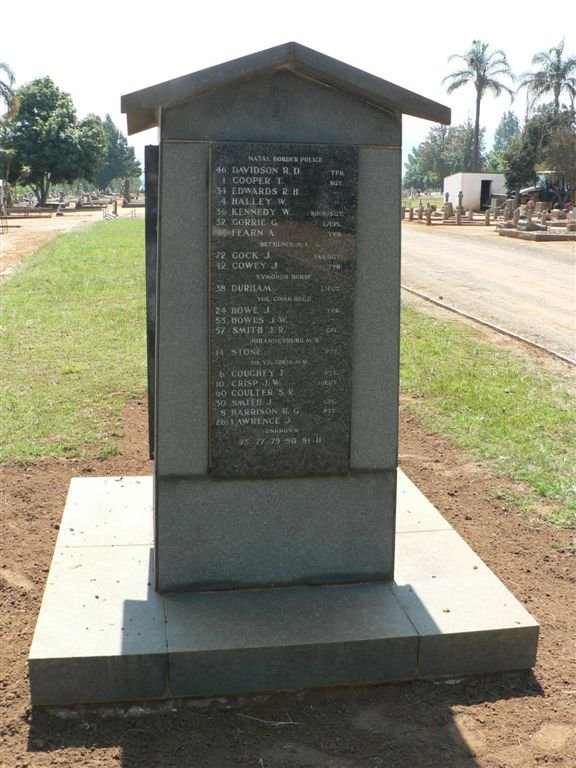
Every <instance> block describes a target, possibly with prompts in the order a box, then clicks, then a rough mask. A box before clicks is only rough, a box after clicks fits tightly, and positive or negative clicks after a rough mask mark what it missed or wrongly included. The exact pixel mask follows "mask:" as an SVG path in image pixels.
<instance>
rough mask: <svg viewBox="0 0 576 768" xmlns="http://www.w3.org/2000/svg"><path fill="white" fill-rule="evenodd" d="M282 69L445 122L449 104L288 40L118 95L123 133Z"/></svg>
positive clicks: (386, 106) (151, 125)
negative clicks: (187, 103)
mask: <svg viewBox="0 0 576 768" xmlns="http://www.w3.org/2000/svg"><path fill="white" fill-rule="evenodd" d="M282 69H285V70H291V71H292V72H294V73H296V74H298V75H300V76H302V77H306V78H312V79H314V80H316V81H318V82H321V83H323V84H325V85H327V86H331V87H333V88H339V89H340V90H343V91H346V92H348V93H350V94H352V95H355V96H357V97H358V98H359V99H362V100H365V101H369V102H371V103H372V104H375V105H376V106H378V107H381V108H383V109H386V110H388V111H390V112H396V113H401V114H406V115H412V116H413V117H420V118H423V119H424V120H431V121H433V122H437V123H443V124H444V125H449V124H450V109H449V108H448V107H445V106H444V105H442V104H439V103H437V102H435V101H432V100H431V99H427V98H426V97H424V96H420V95H419V94H417V93H414V92H413V91H408V90H406V89H405V88H401V87H400V86H398V85H394V84H393V83H389V82H388V81H387V80H383V79H382V78H380V77H377V76H376V75H371V74H370V73H368V72H364V71H363V70H361V69H357V68H356V67H353V66H351V65H349V64H345V63H344V62H342V61H339V60H338V59H334V58H332V57H330V56H326V55H325V54H323V53H319V52H318V51H315V50H313V49H312V48H307V47H306V46H304V45H300V44H299V43H294V42H292V43H284V44H283V45H278V46H275V47H274V48H269V49H267V50H264V51H259V52H258V53H252V54H249V55H248V56H242V57H241V58H239V59H233V60H232V61H227V62H225V63H223V64H217V65H216V66H213V67H208V68H207V69H201V70H199V71H198V72H192V73H191V74H189V75H184V76H182V77H177V78H175V79H173V80H168V81H166V82H164V83H159V84H158V85H152V86H149V87H148V88H143V89H142V90H140V91H134V92H133V93H129V94H127V95H125V96H123V97H122V112H124V113H126V114H127V118H128V133H129V134H133V133H139V132H140V131H145V130H147V129H148V128H154V127H155V126H157V125H158V123H159V116H160V109H161V108H164V107H168V106H171V105H174V104H177V103H180V102H185V101H189V100H191V99H193V98H194V97H196V96H198V95H200V94H202V93H206V92H208V91H211V90H214V89H216V88H220V87H222V86H224V85H228V84H233V83H236V82H240V81H242V80H246V79H249V78H251V77H254V76H255V75H259V74H263V73H266V72H274V71H277V70H282Z"/></svg>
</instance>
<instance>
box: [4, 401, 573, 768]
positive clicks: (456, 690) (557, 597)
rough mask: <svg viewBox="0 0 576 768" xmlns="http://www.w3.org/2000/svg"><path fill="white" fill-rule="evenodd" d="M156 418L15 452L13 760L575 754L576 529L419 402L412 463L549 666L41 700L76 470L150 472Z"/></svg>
mask: <svg viewBox="0 0 576 768" xmlns="http://www.w3.org/2000/svg"><path fill="white" fill-rule="evenodd" d="M146 423H147V416H146V403H145V402H142V401H135V402H131V403H129V404H128V406H127V408H126V409H125V413H124V437H123V440H122V443H121V447H120V452H119V454H118V455H117V456H114V457H110V458H108V459H106V460H98V459H96V458H85V459H68V460H59V461H38V462H34V463H30V464H27V465H24V466H18V465H11V464H4V465H0V485H1V488H2V495H1V502H2V512H1V515H0V525H1V529H0V603H1V605H2V618H1V621H0V635H1V638H0V640H1V642H0V765H2V768H49V767H53V766H61V767H62V768H69V767H71V766H82V768H116V767H118V766H121V767H122V768H230V767H232V766H244V767H245V766H250V767H253V768H384V767H385V766H394V768H541V766H545V765H546V766H554V767H555V768H575V766H576V758H575V757H574V756H575V755H576V648H575V643H574V637H575V620H574V595H575V588H576V555H575V548H574V532H573V531H558V530H555V529H552V528H550V527H548V526H546V525H545V524H543V523H542V522H541V521H540V520H539V519H524V518H522V517H520V516H519V515H518V513H517V512H516V511H515V510H514V509H511V508H509V507H507V506H506V505H505V503H504V502H503V501H502V494H501V490H502V486H503V485H504V481H503V480H501V479H499V478H497V477H495V476H494V475H492V474H491V473H490V472H489V471H487V470H486V469H485V468H484V467H483V466H482V465H480V464H477V463H475V462H472V461H470V460H469V459H467V458H466V457H465V456H464V455H463V454H462V453H461V452H460V451H458V450H455V449H454V448H453V447H452V446H451V445H450V444H449V443H448V442H447V441H446V440H444V439H442V438H440V437H439V436H437V435H434V434H431V433H429V432H427V431H426V430H423V429H422V428H421V427H420V426H419V424H418V423H417V422H416V421H415V420H414V419H413V417H412V416H411V415H410V413H409V411H408V410H407V407H406V403H404V404H403V405H402V407H401V410H400V463H401V466H402V468H403V469H404V471H405V472H406V473H407V474H408V475H409V477H411V479H412V480H414V482H416V484H417V485H418V486H419V488H420V489H421V490H422V491H423V492H424V493H425V495H427V496H428V498H429V499H430V500H431V501H432V502H433V503H434V504H435V505H436V506H437V507H438V509H439V510H440V511H441V512H442V513H443V514H444V515H445V516H446V518H447V519H448V520H449V521H450V523H451V524H452V525H454V527H455V528H456V529H457V530H458V531H459V533H460V534H461V535H462V536H463V537H464V538H465V539H466V540H467V541H468V543H469V544H470V545H471V546H472V547H473V548H474V549H475V550H476V552H477V553H478V554H479V556H480V557H482V559H483V560H484V561H485V562H486V563H487V564H488V565H489V566H490V568H491V569H492V570H493V571H494V572H495V573H496V574H497V575H498V576H499V577H500V578H501V579H502V581H503V582H504V583H505V584H506V586H507V587H508V588H509V589H510V590H511V591H512V592H513V593H514V594H515V596H516V597H517V598H518V599H519V600H521V601H522V602H523V603H524V604H525V605H526V607H527V608H528V610H529V611H530V612H531V613H532V614H533V615H534V616H535V617H536V618H537V619H538V620H539V621H540V623H541V639H540V646H539V655H538V664H537V666H536V668H535V669H534V671H533V672H524V673H513V674H501V675H492V676H485V677H478V678H470V679H466V680H459V681H454V680H453V681H448V682H445V683H442V684H435V683H431V682H426V683H425V682H418V683H406V684H401V685H388V686H373V687H367V686H363V687H357V688H347V689H332V690H327V691H305V692H292V693H277V694H273V695H270V696H253V697H245V698H243V697H228V698H226V697H223V698H219V699H217V700H210V701H183V702H171V703H169V705H168V706H164V707H163V708H158V710H157V711H152V712H150V711H149V710H150V709H152V710H153V709H154V708H150V707H146V708H134V709H132V710H130V711H128V712H126V711H119V710H110V711H108V712H107V713H106V712H104V713H102V712H101V711H100V712H98V713H95V712H92V711H89V710H82V711H77V712H76V714H75V717H73V718H70V717H66V718H65V717H62V716H59V715H58V713H48V712H44V711H34V712H32V711H31V709H30V705H29V695H28V684H27V679H26V658H27V654H28V651H29V648H30V643H31V639H32V633H33V631H34V626H35V622H36V616H37V613H38V609H39V605H40V601H41V598H42V592H43V589H44V583H45V579H46V575H47V572H48V568H49V565H50V561H51V558H52V553H53V547H54V542H55V538H56V534H57V530H58V526H59V524H60V519H61V515H62V510H63V505H64V499H65V496H66V493H67V489H68V484H69V481H70V478H71V477H73V476H86V475H89V476H95V475H99V476H101V475H119V474H124V475H138V474H149V473H150V472H151V466H150V462H149V461H148V459H147V453H146V451H147V435H146ZM519 490H520V491H521V489H519Z"/></svg>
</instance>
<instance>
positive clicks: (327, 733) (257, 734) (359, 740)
mask: <svg viewBox="0 0 576 768" xmlns="http://www.w3.org/2000/svg"><path fill="white" fill-rule="evenodd" d="M541 695H542V691H541V689H540V686H539V684H538V682H537V681H536V679H535V677H534V675H533V673H532V672H522V673H509V674H505V675H493V676H485V677H479V678H472V679H467V680H464V681H453V680H450V681H443V682H436V683H434V682H415V683H404V684H398V685H386V686H373V687H359V688H338V689H330V690H325V691H302V692H294V693H276V694H272V695H270V696H250V697H226V698H219V699H209V700H182V701H178V702H175V703H172V704H171V705H166V704H162V705H156V706H140V707H132V708H130V709H119V708H115V709H106V708H103V707H99V708H96V709H90V708H82V709H75V710H67V711H65V710H40V709H38V710H34V711H33V712H32V715H31V728H30V735H29V742H28V748H29V751H30V752H33V753H34V752H35V753H37V754H38V753H39V752H42V753H48V754H49V753H50V752H52V751H55V750H65V749H66V748H79V747H80V748H82V747H83V748H86V749H87V750H90V752H92V753H93V752H94V751H95V750H107V753H106V755H107V757H109V758H110V763H109V764H110V765H112V764H116V765H119V766H122V768H143V767H144V766H146V768H152V766H162V768H185V767H186V768H190V767H192V766H193V767H194V768H197V767H201V768H228V766H256V767H257V768H305V767H306V766H309V767H310V768H365V767H366V768H370V767H371V766H389V765H391V766H394V768H418V767H419V766H426V768H447V766H449V767H450V768H477V767H478V766H479V765H480V763H479V762H478V761H477V759H476V757H475V753H476V751H477V750H478V749H481V750H482V739H483V736H482V728H483V725H484V721H483V720H482V719H481V718H480V717H479V716H476V715H474V714H473V713H472V715H471V716H470V717H467V715H466V708H467V707H474V706H475V705H479V704H485V703H490V702H497V701H502V700H503V699H512V698H518V697H534V696H541ZM455 709H456V710H457V712H456V713H455ZM463 715H464V720H466V722H467V724H466V725H465V727H462V722H463V717H462V716H463ZM475 720H478V727H477V729H475V727H474V721H475ZM102 757H104V755H102ZM104 764H108V761H107V760H103V761H102V765H104Z"/></svg>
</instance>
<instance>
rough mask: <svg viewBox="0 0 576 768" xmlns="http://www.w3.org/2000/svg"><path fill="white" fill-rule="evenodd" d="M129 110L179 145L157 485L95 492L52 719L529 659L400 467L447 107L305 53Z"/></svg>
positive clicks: (53, 635) (73, 507)
mask: <svg viewBox="0 0 576 768" xmlns="http://www.w3.org/2000/svg"><path fill="white" fill-rule="evenodd" d="M123 110H124V111H125V112H126V113H127V115H128V126H129V130H130V132H132V133H134V132H137V131H140V130H144V129H147V128H150V127H153V126H158V128H159V134H160V143H159V147H157V148H154V147H152V148H148V149H147V155H146V161H147V166H149V169H150V170H149V172H148V171H147V177H148V178H149V179H150V180H151V184H150V189H149V190H148V197H147V208H148V210H149V211H156V210H157V220H156V225H157V226H154V222H147V275H148V277H147V283H148V285H147V302H148V313H147V318H148V320H147V322H148V341H149V347H148V364H149V374H150V375H149V381H150V382H153V385H151V391H153V397H151V399H150V406H149V407H150V424H151V431H152V432H153V435H152V441H151V442H152V445H153V451H152V452H153V454H154V460H155V462H154V483H153V487H152V483H151V482H150V478H145V479H137V478H125V479H122V480H121V481H118V482H112V481H110V480H104V479H100V480H91V481H84V480H75V481H74V483H73V486H72V488H71V491H70V496H69V500H68V504H67V507H66V511H65V518H66V525H64V524H63V526H62V528H61V536H60V537H59V540H58V544H57V551H56V555H55V558H54V563H53V566H52V571H51V574H50V577H49V581H48V587H47V591H46V595H45V599H44V603H43V607H42V610H41V613H40V618H39V622H38V627H37V631H36V635H35V639H34V643H33V648H32V651H31V655H30V680H31V690H32V699H33V703H35V704H49V703H50V704H55V703H59V704H62V703H74V702H77V701H106V700H129V699H138V698H162V697H170V696H194V695H197V696H198V695H213V694H221V693H231V692H241V691H256V690H271V689H275V688H295V687H302V686H319V685H334V684H351V683H357V682H378V681H386V680H402V679H410V678H415V677H431V676H443V675H457V674H470V673H475V672H488V671H495V670H503V669H521V668H526V667H529V666H530V665H531V664H533V663H534V657H535V651H536V642H537V635H538V627H537V624H536V623H535V622H534V620H533V619H532V618H531V617H530V615H529V614H528V613H527V612H526V611H525V610H524V609H523V608H522V606H520V605H519V604H518V603H517V601H515V599H514V598H513V597H512V596H511V595H510V594H509V592H508V591H507V590H506V589H505V588H504V587H503V586H502V585H501V584H500V582H498V580H497V579H496V578H495V577H494V576H493V575H492V574H491V573H490V572H489V570H488V569H487V568H486V566H484V564H482V563H481V561H479V560H478V558H477V557H476V556H475V555H474V553H473V552H471V550H470V549H469V548H468V547H467V546H466V545H465V544H464V542H462V540H461V539H460V538H459V537H458V535H457V534H456V532H455V531H454V530H453V529H452V528H451V527H450V526H449V525H448V524H447V523H446V521H444V520H443V519H442V517H441V516H440V515H439V514H438V512H436V510H434V509H433V507H431V505H430V504H429V503H428V502H427V501H426V500H425V499H424V498H423V497H422V495H421V494H419V492H418V491H417V489H415V488H414V486H413V485H412V484H411V483H410V481H409V480H408V479H407V478H405V477H404V476H403V475H402V474H401V473H399V472H398V469H397V432H398V369H399V320H400V223H399V221H398V217H397V215H396V213H397V211H398V208H399V205H400V177H401V117H402V114H404V113H405V114H410V115H416V116H419V117H422V118H425V119H429V120H433V121H435V122H442V123H448V122H449V119H450V118H449V110H447V109H446V108H445V107H443V106H441V105H439V104H436V103H434V102H431V101H429V100H428V99H425V98H423V97H421V96H418V95H417V94H413V93H410V92H409V91H406V90H404V89H402V88H399V87H398V86H395V85H393V84H391V83H388V82H386V81H383V80H381V79H379V78H377V77H374V76H373V75H370V74H368V73H365V72H362V71H360V70H357V69H355V68H353V67H350V66H348V65H346V64H344V63H342V62H340V61H336V60H335V59H331V58H329V57H327V56H324V55H323V54H320V53H318V52H316V51H312V50H310V49H308V48H305V47H303V46H300V45H298V44H296V43H289V44H286V45H282V46H278V47H277V48H272V49H270V50H267V51H262V52H260V53H256V54H253V55H251V56H247V57H244V58H242V59H239V60H236V61H233V62H228V63H226V64H222V65H219V66H217V67H212V68H210V69H208V70H203V71H201V72H197V73H193V74H191V75H188V76H186V77H183V78H178V79H177V80H173V81H170V82H169V83H163V84H160V85H157V86H152V87H151V88H147V89H144V90H143V91H139V92H137V93H133V94H130V95H128V96H126V97H124V99H123ZM156 180H157V186H156ZM156 233H157V238H156ZM156 261H157V263H156ZM152 372H153V373H152ZM103 515H104V516H105V518H106V520H105V521H104V520H102V516H103ZM152 516H153V524H152ZM96 520H98V521H100V523H98V524H96V523H95V522H94V521H96ZM128 521H129V522H128ZM70 529H74V530H82V531H83V535H82V541H81V542H78V541H77V540H75V539H74V537H72V538H71V537H70V535H69V534H68V533H66V532H67V531H69V530H70ZM96 548H98V553H99V557H96V556H95V553H96ZM104 553H105V554H106V555H107V557H104ZM109 563H114V568H113V573H111V572H110V567H109ZM105 564H106V565H105ZM80 566H82V568H80ZM79 573H80V574H82V578H79ZM112 576H121V577H119V578H116V579H115V578H112ZM84 577H85V578H84ZM94 578H96V579H100V580H101V581H102V583H103V585H104V586H103V587H102V589H100V592H101V593H102V594H105V595H106V600H105V601H98V604H97V605H95V604H94V601H91V600H90V599H89V595H90V590H91V587H92V583H93V582H92V579H94ZM448 604H450V605H449V616H448V614H447V613H446V606H447V605H448ZM63 605H66V606H67V611H68V613H67V618H68V621H67V627H66V632H65V633H64V632H63V631H59V629H58V628H57V625H59V624H60V625H62V624H63V623H62V611H63V607H62V606H63ZM487 606H489V610H487ZM86 627H88V630H89V631H87V630H86ZM104 628H105V630H106V631H105V632H104ZM68 672H73V673H74V676H73V678H72V677H70V675H69V674H68Z"/></svg>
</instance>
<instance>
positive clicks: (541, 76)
mask: <svg viewBox="0 0 576 768" xmlns="http://www.w3.org/2000/svg"><path fill="white" fill-rule="evenodd" d="M564 45H565V41H564V40H561V41H560V43H558V45H557V46H554V47H552V48H550V50H548V51H540V52H539V53H536V54H535V55H534V56H533V57H532V64H533V66H534V67H538V69H536V70H535V71H533V72H524V73H523V74H522V75H520V86H519V87H520V88H526V89H527V90H528V97H529V98H530V97H532V98H531V103H532V105H533V104H534V102H536V101H538V99H541V98H542V97H544V96H547V95H549V94H551V95H552V103H553V105H554V111H555V112H559V111H560V99H561V98H562V94H563V93H566V94H567V95H568V97H569V98H570V103H571V106H572V107H574V99H575V98H576V56H568V57H567V58H564Z"/></svg>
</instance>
